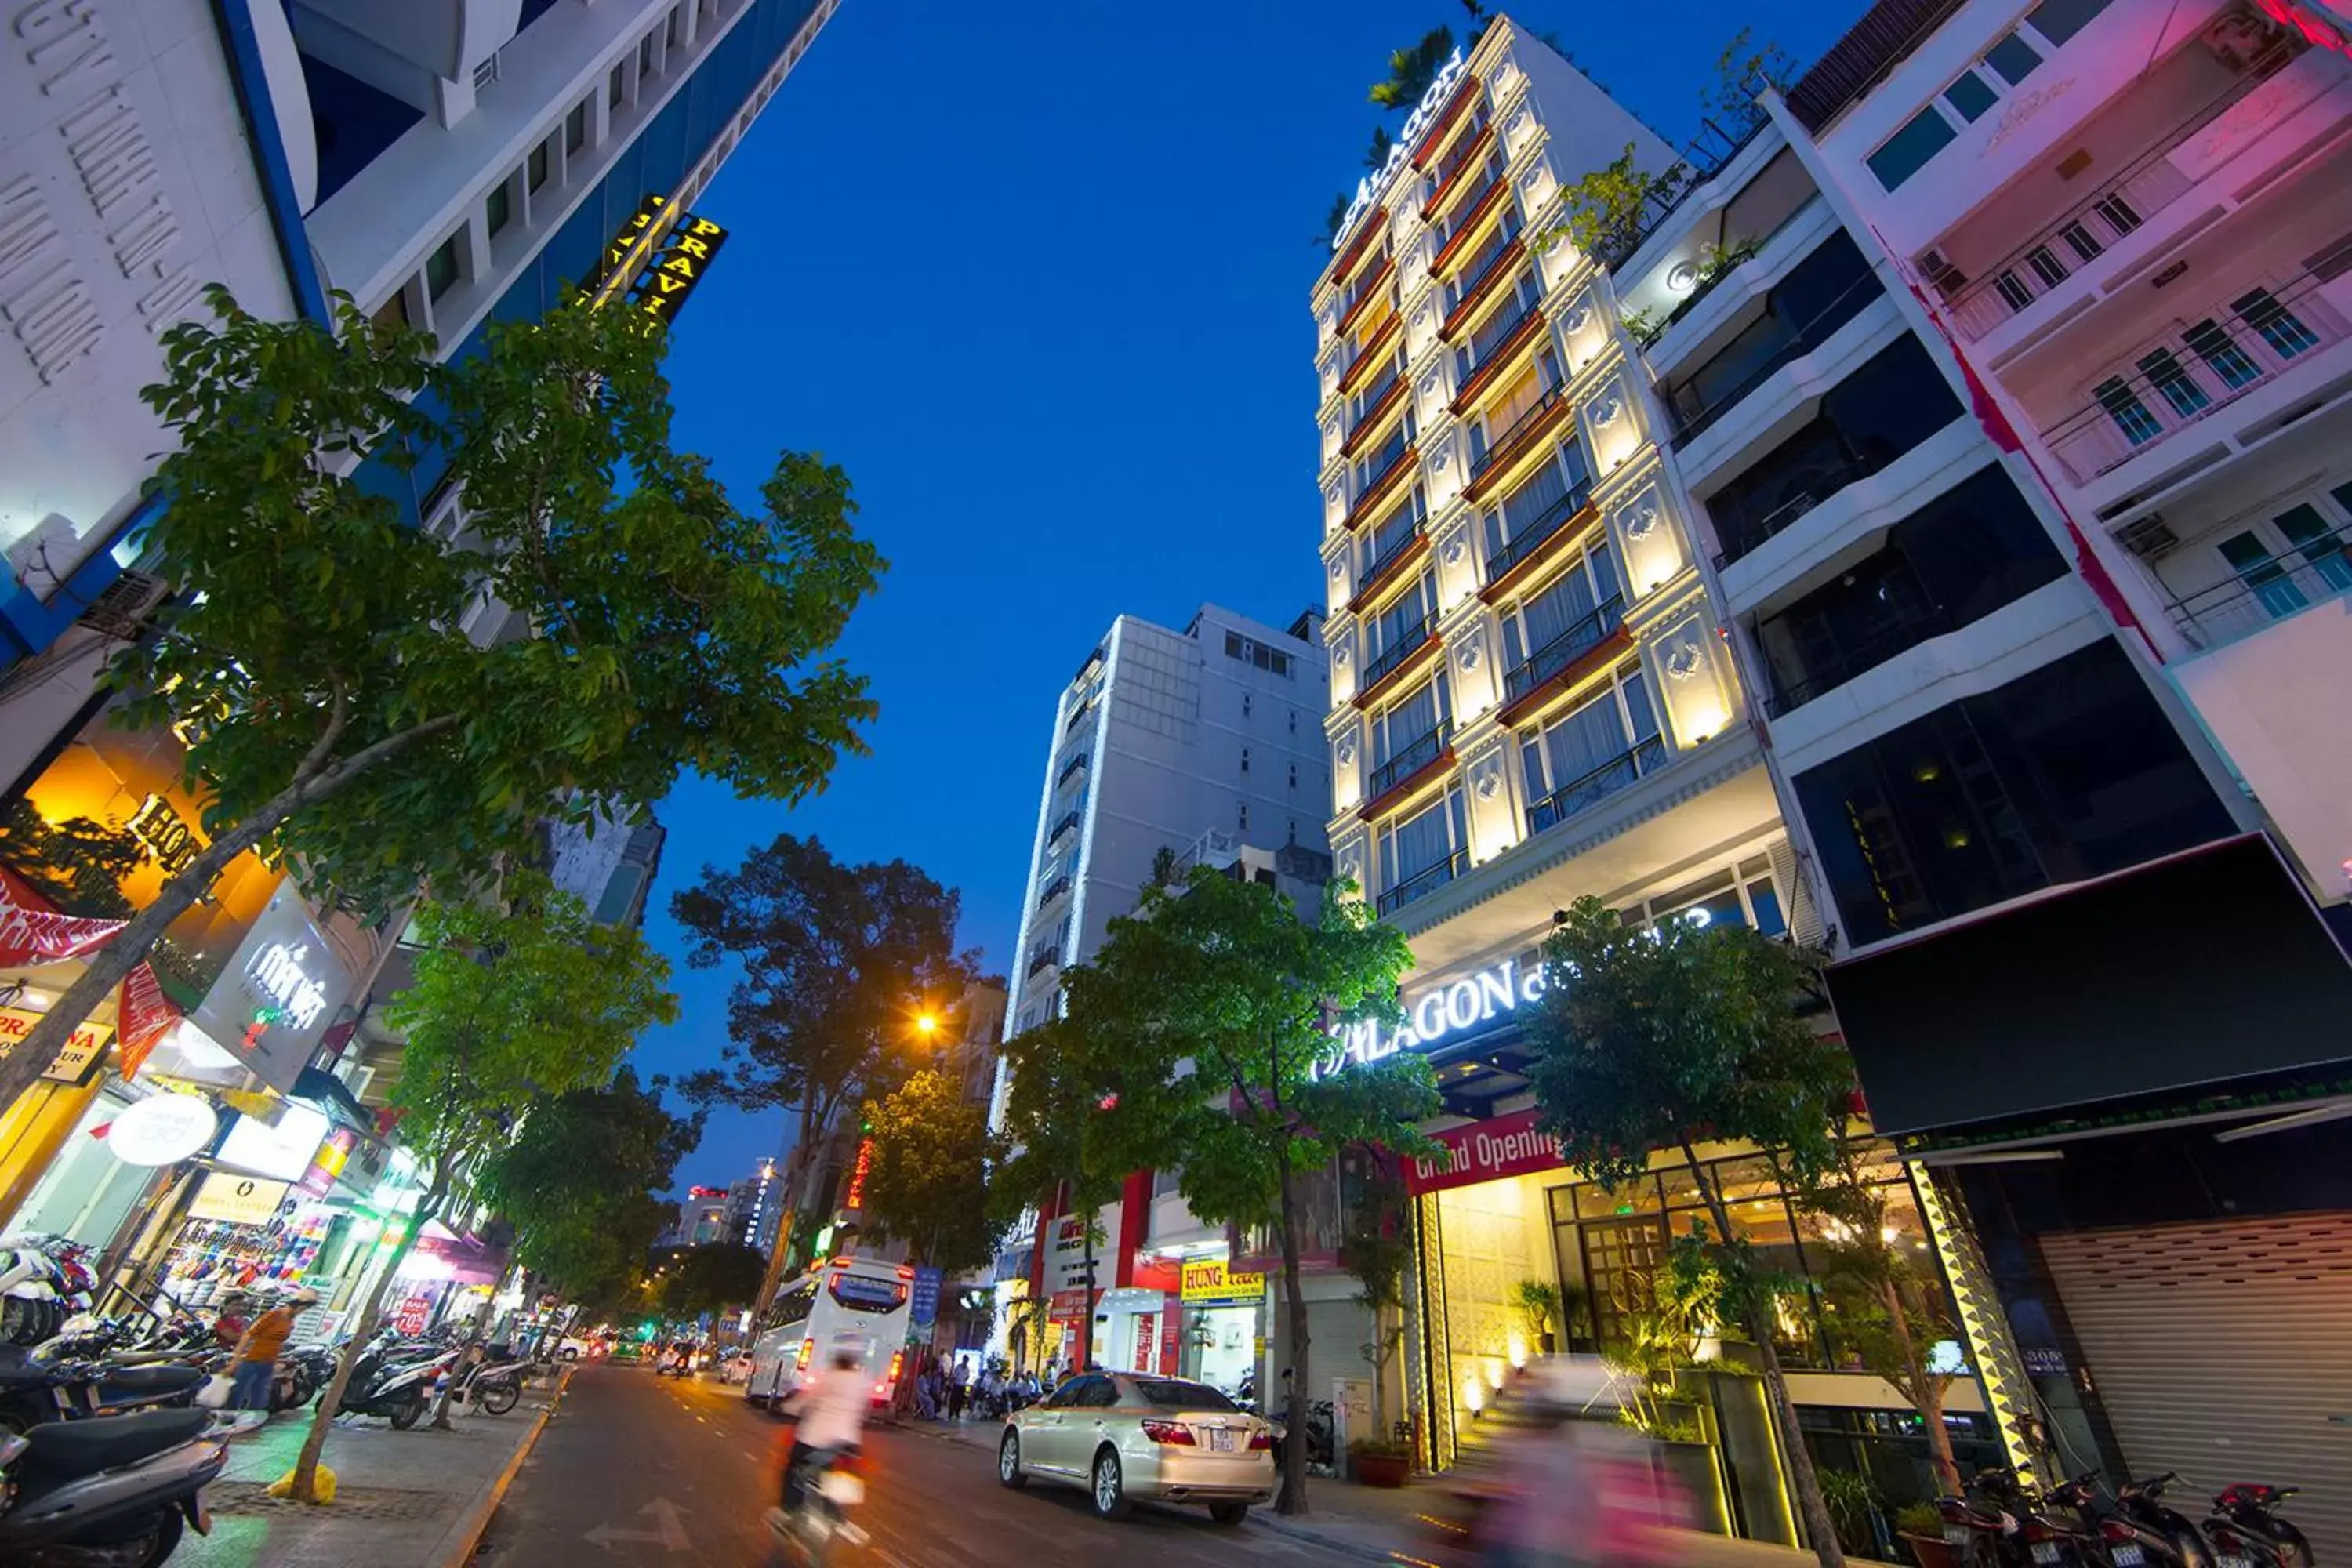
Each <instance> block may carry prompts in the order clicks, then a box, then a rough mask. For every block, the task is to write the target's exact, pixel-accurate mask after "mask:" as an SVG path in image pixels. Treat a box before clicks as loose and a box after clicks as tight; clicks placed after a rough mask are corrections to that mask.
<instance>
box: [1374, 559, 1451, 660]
mask: <svg viewBox="0 0 2352 1568" xmlns="http://www.w3.org/2000/svg"><path fill="white" fill-rule="evenodd" d="M1436 603H1437V580H1436V578H1435V577H1434V576H1433V574H1430V573H1427V572H1423V574H1421V579H1420V581H1419V582H1417V583H1415V584H1413V585H1412V587H1410V588H1408V589H1406V590H1405V591H1404V592H1403V593H1402V594H1400V595H1397V598H1396V602H1395V603H1394V604H1391V605H1389V606H1388V608H1386V609H1384V610H1382V611H1381V613H1380V614H1379V615H1377V616H1373V617H1372V653H1373V655H1374V656H1375V657H1378V656H1379V655H1381V654H1384V653H1386V652H1388V650H1389V649H1391V648H1392V647H1396V645H1397V644H1398V643H1399V642H1400V641H1403V640H1418V639H1419V637H1421V633H1422V623H1423V621H1425V620H1427V619H1428V618H1429V610H1430V606H1431V605H1434V604H1436Z"/></svg>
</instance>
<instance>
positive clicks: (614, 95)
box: [604, 66, 627, 109]
mask: <svg viewBox="0 0 2352 1568" xmlns="http://www.w3.org/2000/svg"><path fill="white" fill-rule="evenodd" d="M626 77H627V69H626V68H625V67H623V66H614V68H613V71H612V74H611V75H610V76H607V77H606V78H605V79H604V107H605V108H607V109H618V108H620V107H621V99H622V97H623V95H624V93H625V80H626Z"/></svg>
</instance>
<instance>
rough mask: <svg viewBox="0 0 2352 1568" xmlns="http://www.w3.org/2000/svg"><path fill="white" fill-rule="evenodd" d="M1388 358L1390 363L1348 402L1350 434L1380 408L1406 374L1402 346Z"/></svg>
mask: <svg viewBox="0 0 2352 1568" xmlns="http://www.w3.org/2000/svg"><path fill="white" fill-rule="evenodd" d="M1388 357H1389V363H1387V364H1385V365H1382V366H1381V369H1380V371H1379V373H1378V374H1375V375H1374V376H1373V377H1372V379H1371V380H1370V381H1368V382H1366V383H1364V384H1363V385H1362V386H1360V387H1359V388H1357V389H1356V395H1354V396H1353V397H1351V398H1349V400H1348V429H1349V432H1350V433H1353V431H1354V430H1355V428H1356V426H1359V425H1360V424H1362V423H1363V422H1364V416H1365V415H1367V414H1370V412H1371V411H1372V410H1373V409H1374V408H1377V407H1379V406H1380V402H1381V398H1383V397H1386V396H1387V395H1389V389H1390V388H1391V387H1393V386H1394V385H1396V384H1397V381H1398V379H1399V378H1400V377H1401V376H1402V375H1403V374H1404V349H1403V348H1402V346H1401V345H1400V346H1399V347H1398V348H1397V349H1396V350H1395V352H1393V353H1391V354H1390V355H1389V356H1388Z"/></svg>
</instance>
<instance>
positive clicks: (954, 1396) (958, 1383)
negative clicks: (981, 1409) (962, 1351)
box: [948, 1356, 971, 1421]
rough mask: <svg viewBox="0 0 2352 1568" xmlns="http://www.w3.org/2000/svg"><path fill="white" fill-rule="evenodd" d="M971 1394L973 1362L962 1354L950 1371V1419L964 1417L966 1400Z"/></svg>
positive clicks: (954, 1419) (957, 1419) (958, 1419)
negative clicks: (966, 1359) (968, 1360)
mask: <svg viewBox="0 0 2352 1568" xmlns="http://www.w3.org/2000/svg"><path fill="white" fill-rule="evenodd" d="M970 1395H971V1363H970V1362H967V1361H965V1360H964V1359H963V1358H962V1357H961V1356H958V1357H957V1358H956V1363H955V1370H954V1371H953V1372H951V1373H948V1419H949V1420H950V1421H961V1420H962V1419H963V1405H964V1401H965V1399H966V1398H968V1397H969V1396H970Z"/></svg>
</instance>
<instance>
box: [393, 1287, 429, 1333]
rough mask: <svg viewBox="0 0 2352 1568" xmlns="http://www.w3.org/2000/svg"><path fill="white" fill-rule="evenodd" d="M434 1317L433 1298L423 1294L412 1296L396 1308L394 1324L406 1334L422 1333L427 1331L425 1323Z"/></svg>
mask: <svg viewBox="0 0 2352 1568" xmlns="http://www.w3.org/2000/svg"><path fill="white" fill-rule="evenodd" d="M432 1319H433V1298H432V1297H430V1296H423V1295H418V1296H411V1297H409V1298H408V1299H407V1300H404V1301H403V1302H401V1304H400V1305H399V1306H398V1307H397V1308H395V1309H394V1311H393V1314H392V1326H393V1327H394V1328H395V1329H398V1330H399V1331H401V1332H402V1333H404V1334H409V1335H415V1334H421V1333H423V1332H424V1331H425V1324H426V1323H428V1322H430V1321H432Z"/></svg>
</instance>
